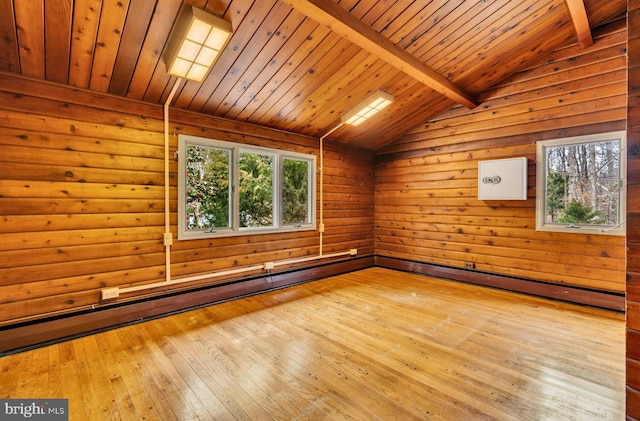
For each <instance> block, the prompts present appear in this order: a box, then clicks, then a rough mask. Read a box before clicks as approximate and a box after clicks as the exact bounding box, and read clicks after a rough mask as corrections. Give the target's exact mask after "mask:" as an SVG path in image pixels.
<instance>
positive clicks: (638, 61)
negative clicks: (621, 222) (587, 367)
mask: <svg viewBox="0 0 640 421" xmlns="http://www.w3.org/2000/svg"><path fill="white" fill-rule="evenodd" d="M627 8H628V15H627V20H628V26H629V42H628V49H629V52H628V54H629V78H628V92H629V98H628V102H629V105H628V117H627V150H628V153H627V191H628V203H627V221H628V223H627V393H626V395H627V417H628V419H640V0H629V2H628V6H627Z"/></svg>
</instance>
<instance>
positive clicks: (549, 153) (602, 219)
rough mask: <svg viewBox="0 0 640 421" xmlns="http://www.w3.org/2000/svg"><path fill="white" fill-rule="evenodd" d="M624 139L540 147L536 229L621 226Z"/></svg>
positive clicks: (590, 139) (579, 140) (607, 137)
mask: <svg viewBox="0 0 640 421" xmlns="http://www.w3.org/2000/svg"><path fill="white" fill-rule="evenodd" d="M624 140H625V139H624V133H621V132H616V133H605V134H602V135H592V136H583V137H579V138H568V139H558V140H553V141H543V142H539V144H538V160H537V162H538V167H539V168H538V170H539V172H538V178H539V179H540V180H539V184H538V186H539V188H540V187H542V188H541V189H540V190H539V191H538V193H537V194H538V198H539V201H538V222H537V226H538V228H539V229H540V228H546V229H547V230H552V228H551V227H553V226H557V227H558V228H559V229H560V228H585V229H588V228H589V227H594V228H597V229H598V230H599V232H607V231H609V229H610V228H611V229H614V228H618V227H620V225H621V224H622V223H623V222H624V221H623V217H624V204H625V190H624V186H623V180H624V177H625V166H624V164H625V162H624V158H625V156H624V153H623V149H624ZM541 178H543V179H541ZM540 182H542V183H540ZM592 232H597V231H592Z"/></svg>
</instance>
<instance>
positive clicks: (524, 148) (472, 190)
mask: <svg viewBox="0 0 640 421" xmlns="http://www.w3.org/2000/svg"><path fill="white" fill-rule="evenodd" d="M625 54H626V27H625V25H624V22H622V24H621V22H614V23H612V24H610V25H608V26H607V28H605V29H604V30H602V31H599V32H597V33H596V36H595V44H594V45H593V46H592V47H590V48H587V49H584V50H583V49H580V48H576V47H575V46H567V47H565V48H562V49H559V50H556V51H555V52H553V53H552V54H551V55H550V56H549V57H547V58H545V60H543V61H540V62H539V63H538V64H537V65H532V66H530V67H529V68H527V69H524V70H523V71H521V72H519V73H516V74H514V75H513V76H511V77H509V78H508V79H506V80H504V81H502V82H500V83H498V84H497V85H496V86H494V87H493V88H491V89H490V90H488V91H486V92H482V93H479V94H478V95H477V98H479V99H480V100H481V101H482V103H481V104H480V105H479V106H478V107H477V108H476V109H475V110H471V111H469V110H466V109H464V108H463V107H454V108H452V109H450V110H448V111H445V112H444V113H442V114H440V115H439V116H437V117H435V118H434V119H432V120H430V121H429V122H428V123H425V124H423V125H421V126H419V127H417V128H415V129H414V130H412V131H411V132H410V133H408V134H406V135H405V136H402V137H401V138H400V139H398V140H397V141H396V142H394V143H393V144H391V145H389V146H388V147H385V148H384V149H382V150H380V151H378V154H377V156H376V174H375V177H376V185H375V190H376V197H375V226H376V231H375V250H376V256H378V257H379V258H383V257H384V258H397V259H404V260H409V261H415V262H425V263H429V264H436V265H441V266H445V267H451V268H463V267H464V266H465V263H470V264H472V265H474V268H475V271H478V272H483V273H491V274H497V275H504V276H511V277H516V278H520V279H531V280H534V281H541V282H543V283H547V284H549V285H550V287H551V285H570V286H575V287H579V288H588V289H594V290H600V291H608V292H611V293H623V292H624V291H625V288H626V285H625V274H624V268H625V239H624V237H620V236H601V235H577V234H571V233H567V234H565V233H551V232H538V231H536V230H535V197H536V194H537V192H536V189H535V170H536V166H535V160H536V141H538V140H545V139H553V138H559V137H567V136H574V135H582V134H589V133H598V132H605V131H614V130H624V127H625V120H626V57H625ZM521 156H524V157H526V158H528V160H529V168H528V181H527V186H528V192H527V200H523V201H482V200H478V198H477V176H478V170H477V168H478V161H481V160H486V159H500V158H510V157H521ZM633 191H634V190H631V192H630V195H632V194H633ZM631 200H632V201H633V200H634V199H631Z"/></svg>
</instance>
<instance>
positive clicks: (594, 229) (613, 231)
mask: <svg viewBox="0 0 640 421" xmlns="http://www.w3.org/2000/svg"><path fill="white" fill-rule="evenodd" d="M610 139H620V181H621V189H620V192H621V197H620V215H619V222H618V224H617V225H614V226H602V225H573V224H569V225H567V224H548V223H545V222H544V217H545V206H546V188H547V186H546V184H547V183H546V173H547V157H546V150H547V147H553V146H561V145H573V144H582V143H589V142H597V141H604V140H610ZM626 146H627V140H626V132H625V131H617V132H607V133H598V134H591V135H585V136H575V137H565V138H559V139H551V140H544V141H538V142H537V144H536V231H548V232H563V233H575V234H599V235H626V217H627V216H626V208H627V159H626V158H627V154H626Z"/></svg>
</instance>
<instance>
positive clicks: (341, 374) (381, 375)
mask: <svg viewBox="0 0 640 421" xmlns="http://www.w3.org/2000/svg"><path fill="white" fill-rule="evenodd" d="M624 362H625V360H624V316H623V315H622V314H618V313H614V312H609V311H604V310H597V309H593V308H588V307H580V306H576V305H570V304H565V303H559V302H554V301H548V300H544V299H538V298H534V297H529V296H525V295H517V294H513V293H509V292H504V291H498V290H493V289H488V288H483V287H477V286H472V285H467V284H462V283H456V282H450V281H443V280H438V279H431V278H428V277H425V276H420V275H415V274H407V273H401V272H396V271H391V270H386V269H380V268H372V269H366V270H362V271H359V272H354V273H350V274H346V275H341V276H337V277H333V278H329V279H324V280H321V281H316V282H310V283H307V284H304V285H298V286H294V287H290V288H286V289H282V290H279V291H275V292H271V293H266V294H262V295H256V296H253V297H247V298H243V299H240V300H235V301H230V302H227V303H223V304H218V305H214V306H210V307H206V308H200V309H196V310H192V311H188V312H184V313H180V314H176V315H172V316H169V317H164V318H160V319H156V320H151V321H147V322H143V323H139V324H136V325H131V326H126V327H122V328H118V329H114V330H110V331H107V332H103V333H99V334H94V335H90V336H86V337H83V338H78V339H74V340H70V341H66V342H62V343H59V344H55V345H51V346H47V347H43V348H39V349H35V350H31V351H26V352H22V353H18V354H14V355H8V356H4V357H2V358H0V368H1V371H0V375H1V377H0V380H1V381H0V397H2V398H68V399H69V412H70V416H69V419H71V420H112V419H114V420H143V419H144V420H180V421H183V420H213V419H215V420H271V419H278V420H284V419H286V420H289V419H291V420H294V419H295V420H324V419H331V420H337V419H353V420H396V419H397V420H410V419H419V420H425V419H429V420H484V419H497V420H519V421H521V420H554V421H557V420H581V421H582V420H622V419H624Z"/></svg>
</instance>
